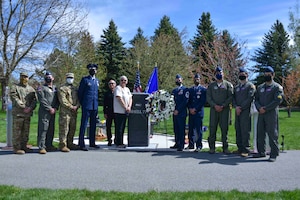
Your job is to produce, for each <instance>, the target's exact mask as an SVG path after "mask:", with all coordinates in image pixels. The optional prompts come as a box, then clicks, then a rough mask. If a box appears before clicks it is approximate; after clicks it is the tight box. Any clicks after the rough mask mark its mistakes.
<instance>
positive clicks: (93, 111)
mask: <svg viewBox="0 0 300 200" xmlns="http://www.w3.org/2000/svg"><path fill="white" fill-rule="evenodd" d="M98 87H99V80H98V79H97V78H93V77H92V76H90V75H89V76H86V77H83V78H82V79H81V81H80V84H79V88H78V99H79V102H80V105H81V109H82V117H81V125H80V132H79V142H78V145H79V146H80V148H85V143H84V133H85V130H86V127H87V123H88V120H89V119H90V121H89V122H90V128H89V143H90V146H95V134H96V124H97V120H96V119H97V114H98Z"/></svg>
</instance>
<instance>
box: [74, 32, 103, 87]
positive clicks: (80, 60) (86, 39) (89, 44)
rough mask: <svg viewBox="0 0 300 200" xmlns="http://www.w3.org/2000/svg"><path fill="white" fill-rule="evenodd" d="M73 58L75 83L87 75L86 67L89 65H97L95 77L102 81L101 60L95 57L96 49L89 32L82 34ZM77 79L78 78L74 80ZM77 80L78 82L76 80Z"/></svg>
mask: <svg viewBox="0 0 300 200" xmlns="http://www.w3.org/2000/svg"><path fill="white" fill-rule="evenodd" d="M74 57H75V59H74V60H75V69H74V73H75V81H76V82H78V81H80V79H81V77H83V76H86V75H87V69H86V66H87V65H88V64H90V63H95V64H98V67H99V68H98V70H97V71H98V73H97V74H96V75H97V77H98V78H99V79H100V80H102V79H103V78H104V76H103V71H104V69H103V58H102V59H101V57H99V56H98V57H97V56H96V47H95V43H94V39H93V36H91V35H90V33H89V32H82V34H81V36H80V41H79V43H78V45H77V48H76V53H75V55H74ZM76 77H78V78H76ZM77 79H78V80H77Z"/></svg>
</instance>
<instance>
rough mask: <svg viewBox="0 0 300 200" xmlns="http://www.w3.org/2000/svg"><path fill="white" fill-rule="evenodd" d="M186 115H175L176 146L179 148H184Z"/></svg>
mask: <svg viewBox="0 0 300 200" xmlns="http://www.w3.org/2000/svg"><path fill="white" fill-rule="evenodd" d="M185 123H186V116H180V115H173V130H174V134H175V146H176V147H177V149H183V148H184V137H185Z"/></svg>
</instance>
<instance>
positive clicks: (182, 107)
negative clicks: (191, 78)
mask: <svg viewBox="0 0 300 200" xmlns="http://www.w3.org/2000/svg"><path fill="white" fill-rule="evenodd" d="M172 95H173V96H174V101H175V110H177V111H178V115H174V114H173V129H174V134H175V147H176V148H177V149H178V150H183V148H184V136H185V123H186V116H187V103H188V100H189V89H188V88H186V87H185V86H183V85H181V86H179V87H177V88H175V89H173V91H172Z"/></svg>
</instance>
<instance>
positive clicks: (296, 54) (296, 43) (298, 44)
mask: <svg viewBox="0 0 300 200" xmlns="http://www.w3.org/2000/svg"><path fill="white" fill-rule="evenodd" d="M289 16H290V23H289V25H288V29H289V30H290V32H291V33H292V34H291V39H292V40H293V44H291V45H290V56H291V58H292V60H291V65H292V67H293V68H296V67H297V66H299V65H300V19H299V2H298V1H297V3H296V5H295V7H294V11H290V12H289Z"/></svg>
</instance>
